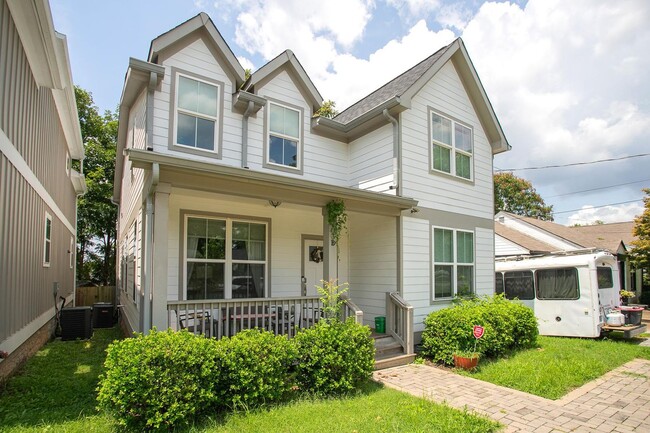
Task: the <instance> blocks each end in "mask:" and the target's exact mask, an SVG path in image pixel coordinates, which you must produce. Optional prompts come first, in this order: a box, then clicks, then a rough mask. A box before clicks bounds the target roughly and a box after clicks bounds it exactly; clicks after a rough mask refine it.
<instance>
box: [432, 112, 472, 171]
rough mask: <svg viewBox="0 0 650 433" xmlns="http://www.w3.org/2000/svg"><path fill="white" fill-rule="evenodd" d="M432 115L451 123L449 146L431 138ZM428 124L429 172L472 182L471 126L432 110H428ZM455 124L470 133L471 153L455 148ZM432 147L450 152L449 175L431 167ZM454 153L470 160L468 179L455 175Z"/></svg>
mask: <svg viewBox="0 0 650 433" xmlns="http://www.w3.org/2000/svg"><path fill="white" fill-rule="evenodd" d="M432 114H435V115H437V116H440V117H442V118H443V119H446V120H448V121H449V122H450V123H451V145H449V144H447V143H443V142H441V141H438V140H435V139H434V138H433V125H432V122H433V120H432V118H431V117H432V116H431V115H432ZM428 122H429V123H428V126H429V129H428V130H429V155H430V158H429V167H430V169H431V171H432V172H434V173H442V174H445V175H448V176H453V177H454V178H456V179H462V180H465V181H470V182H472V181H474V129H473V128H472V127H471V126H469V125H467V124H466V123H463V122H460V121H458V120H456V119H454V118H453V117H451V116H446V115H444V114H442V113H440V112H439V111H436V110H433V109H429V110H428ZM456 124H458V125H460V126H462V127H464V128H467V129H469V133H470V137H471V143H472V152H467V151H464V150H461V149H458V148H456ZM434 145H436V146H440V147H444V148H446V149H449V150H450V151H451V153H450V157H449V159H450V161H449V173H448V172H446V171H444V170H438V169H436V168H434V167H433V158H434V156H433V146H434ZM456 153H460V154H461V155H465V156H468V157H469V160H470V163H469V178H467V177H463V176H459V175H458V174H456Z"/></svg>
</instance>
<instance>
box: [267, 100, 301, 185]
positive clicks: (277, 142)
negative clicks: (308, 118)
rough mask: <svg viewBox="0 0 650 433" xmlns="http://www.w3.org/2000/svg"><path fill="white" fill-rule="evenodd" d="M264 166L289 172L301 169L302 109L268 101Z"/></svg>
mask: <svg viewBox="0 0 650 433" xmlns="http://www.w3.org/2000/svg"><path fill="white" fill-rule="evenodd" d="M267 116H268V117H267V122H268V136H267V137H268V138H267V139H268V142H267V146H266V147H267V149H266V164H265V165H266V167H267V168H274V169H279V170H285V171H290V172H295V171H301V169H302V143H301V141H302V134H301V127H300V125H301V121H302V110H301V109H299V108H294V107H290V106H287V105H284V104H279V103H274V102H269V105H268V113H267Z"/></svg>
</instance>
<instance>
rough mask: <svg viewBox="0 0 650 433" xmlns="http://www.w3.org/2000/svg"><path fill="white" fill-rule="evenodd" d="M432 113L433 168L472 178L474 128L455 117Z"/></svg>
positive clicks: (464, 177)
mask: <svg viewBox="0 0 650 433" xmlns="http://www.w3.org/2000/svg"><path fill="white" fill-rule="evenodd" d="M430 113H431V146H432V147H431V168H432V169H433V170H434V171H440V172H443V173H449V174H451V175H454V176H457V177H461V178H463V179H470V180H471V179H472V177H473V173H472V171H473V170H472V165H473V164H472V150H473V140H472V130H471V129H470V128H468V127H467V126H465V125H462V124H461V123H458V122H456V121H455V120H453V119H450V118H447V117H444V116H442V115H440V114H438V113H435V112H430Z"/></svg>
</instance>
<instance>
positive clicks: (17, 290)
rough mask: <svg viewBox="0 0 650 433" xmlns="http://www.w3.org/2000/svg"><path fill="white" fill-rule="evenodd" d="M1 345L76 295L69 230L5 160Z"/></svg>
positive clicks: (0, 207)
mask: <svg viewBox="0 0 650 433" xmlns="http://www.w3.org/2000/svg"><path fill="white" fill-rule="evenodd" d="M45 212H48V213H49V214H50V215H51V216H52V242H51V250H50V252H51V255H50V267H44V266H43V253H44V234H45ZM0 222H1V223H2V224H1V225H0V342H1V341H4V340H6V339H7V338H8V337H10V336H11V335H13V334H14V333H16V332H17V331H19V330H20V329H22V328H23V327H25V326H27V325H28V324H29V323H30V322H31V321H33V320H35V319H36V318H37V317H39V316H40V315H41V314H43V313H44V312H45V311H47V310H49V309H50V308H52V307H53V306H54V302H55V300H54V294H53V288H52V287H53V284H54V283H55V282H58V283H59V285H60V288H59V295H60V296H67V295H69V294H71V293H72V292H73V290H74V287H73V284H74V275H73V270H72V269H70V266H69V260H70V256H69V253H68V248H69V245H70V236H71V235H72V234H71V233H70V231H69V230H68V229H67V228H66V227H65V225H64V224H63V223H62V222H61V221H60V220H59V219H57V217H56V215H55V214H54V213H53V212H52V211H51V210H50V209H48V207H47V206H46V205H45V203H44V202H43V200H42V199H41V198H40V197H39V195H38V194H37V193H36V192H35V191H34V190H33V189H32V188H31V186H30V185H29V183H27V181H26V180H25V179H24V178H23V177H22V176H21V174H20V173H19V172H18V171H17V170H16V169H15V168H14V167H13V165H11V163H9V161H8V160H7V159H6V158H5V157H4V155H2V156H1V159H0Z"/></svg>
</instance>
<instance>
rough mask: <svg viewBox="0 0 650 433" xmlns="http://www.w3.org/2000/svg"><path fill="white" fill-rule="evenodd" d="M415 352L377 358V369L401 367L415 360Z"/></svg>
mask: <svg viewBox="0 0 650 433" xmlns="http://www.w3.org/2000/svg"><path fill="white" fill-rule="evenodd" d="M414 359H415V353H413V354H411V355H404V354H401V355H392V356H387V357H381V358H375V370H383V369H385V368H391V367H399V366H400V365H406V364H410V363H412V362H413V360H414Z"/></svg>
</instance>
